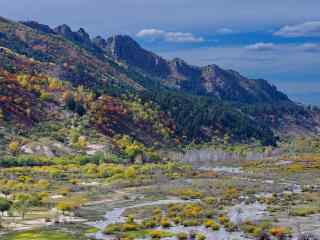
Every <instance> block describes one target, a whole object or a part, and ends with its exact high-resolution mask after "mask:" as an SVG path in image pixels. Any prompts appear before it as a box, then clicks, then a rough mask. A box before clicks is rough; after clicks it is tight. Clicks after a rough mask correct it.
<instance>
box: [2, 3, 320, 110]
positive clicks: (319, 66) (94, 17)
mask: <svg viewBox="0 0 320 240" xmlns="http://www.w3.org/2000/svg"><path fill="white" fill-rule="evenodd" d="M319 9H320V1H319V0H281V1H279V0H269V1H257V0H241V1H239V0H219V1H218V0H198V1H194V0H114V1H112V0H108V1H106V0H54V1H49V0H48V1H47V0H0V15H1V16H4V17H7V18H11V19H14V20H36V21H39V22H41V23H45V24H48V25H50V26H52V27H54V26H57V25H59V24H63V23H67V24H68V25H70V26H71V27H72V28H73V29H74V30H77V29H78V28H79V27H84V28H85V29H86V30H87V31H88V32H89V33H90V34H91V35H92V36H95V35H101V36H103V37H108V36H110V35H112V34H116V33H121V34H129V35H131V36H133V37H134V38H135V39H136V40H137V41H138V42H139V43H141V44H142V45H143V46H144V47H146V48H147V49H150V50H152V51H155V52H156V53H158V54H160V55H162V56H164V57H167V58H173V57H181V58H183V59H185V60H187V61H188V62H190V63H192V64H195V65H207V64H218V65H220V66H222V67H224V68H227V69H228V68H232V69H235V70H237V71H239V72H241V73H242V74H244V75H246V76H248V77H252V78H265V79H267V80H269V81H270V82H272V83H273V84H275V85H276V86H277V87H278V88H279V89H281V90H283V91H285V92H286V93H287V94H288V95H289V96H290V97H291V98H292V99H294V100H296V101H299V102H304V103H311V104H317V105H320V14H319Z"/></svg>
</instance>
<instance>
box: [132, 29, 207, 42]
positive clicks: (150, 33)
mask: <svg viewBox="0 0 320 240" xmlns="http://www.w3.org/2000/svg"><path fill="white" fill-rule="evenodd" d="M136 36H137V37H140V38H149V39H160V40H163V41H166V42H177V43H200V42H203V41H204V38H202V37H196V36H194V35H193V34H192V33H188V32H167V31H164V30H160V29H154V28H151V29H143V30H141V31H139V32H138V33H137V34H136Z"/></svg>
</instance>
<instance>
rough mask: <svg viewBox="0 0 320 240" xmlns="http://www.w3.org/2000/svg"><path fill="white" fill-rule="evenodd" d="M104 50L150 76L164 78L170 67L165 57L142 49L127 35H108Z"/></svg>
mask: <svg viewBox="0 0 320 240" xmlns="http://www.w3.org/2000/svg"><path fill="white" fill-rule="evenodd" d="M106 51H107V53H109V54H110V55H111V56H112V57H113V58H115V59H116V60H117V61H123V62H125V63H127V64H128V65H130V66H134V67H137V68H140V69H141V70H142V71H144V72H146V73H148V74H151V75H152V76H158V77H163V78H165V77H166V76H168V74H169V73H170V67H169V65H168V63H167V61H166V60H165V59H163V58H161V57H159V56H157V55H156V54H154V53H152V52H149V51H147V50H145V49H143V48H142V47H141V46H140V45H139V44H138V43H137V42H135V41H134V40H133V39H132V38H131V37H129V36H122V35H116V36H113V37H110V38H109V39H108V40H107V47H106Z"/></svg>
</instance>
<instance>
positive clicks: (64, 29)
mask: <svg viewBox="0 0 320 240" xmlns="http://www.w3.org/2000/svg"><path fill="white" fill-rule="evenodd" d="M54 32H55V33H57V34H60V35H62V36H64V37H66V38H68V39H69V38H72V37H73V32H72V30H71V28H70V27H69V26H68V25H66V24H63V25H60V26H58V27H56V28H55V29H54Z"/></svg>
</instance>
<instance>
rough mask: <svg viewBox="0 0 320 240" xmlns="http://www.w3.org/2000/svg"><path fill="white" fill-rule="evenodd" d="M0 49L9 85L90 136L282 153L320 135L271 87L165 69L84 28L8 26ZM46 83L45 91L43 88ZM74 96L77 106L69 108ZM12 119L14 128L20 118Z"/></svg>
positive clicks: (132, 45) (178, 65) (216, 71)
mask: <svg viewBox="0 0 320 240" xmlns="http://www.w3.org/2000/svg"><path fill="white" fill-rule="evenodd" d="M0 47H1V51H0V57H1V58H0V73H1V74H0V75H1V76H2V77H3V78H4V79H5V80H8V79H7V78H8V76H10V79H11V80H10V81H13V82H15V84H17V86H19V88H21V89H22V90H23V91H27V92H28V93H30V94H32V95H30V96H33V98H34V100H35V101H38V102H40V103H41V104H42V106H44V107H45V108H49V107H50V108H51V109H54V111H53V112H54V113H55V114H56V115H57V116H60V117H61V119H62V120H61V121H67V116H70V114H72V115H71V116H74V117H75V119H78V118H79V117H80V119H83V118H88V119H89V123H88V124H89V125H88V127H89V129H92V131H96V130H98V131H100V132H101V133H103V134H104V135H106V136H107V137H110V138H111V139H113V138H114V137H115V136H116V135H119V134H120V135H128V136H130V137H131V138H133V139H136V140H137V141H139V142H142V143H144V144H146V145H148V146H150V145H155V146H161V145H162V146H168V145H172V146H174V145H175V144H176V142H179V143H181V144H187V143H190V142H193V141H195V142H208V141H211V140H212V138H214V137H218V138H221V139H223V138H224V136H226V135H227V136H229V137H228V138H230V141H233V142H238V141H240V142H250V141H255V140H258V141H261V142H262V143H263V144H266V145H269V144H271V145H274V144H276V141H277V139H278V136H280V137H281V136H285V135H291V134H295V131H296V130H299V131H297V132H299V133H303V134H316V131H315V127H316V126H318V125H319V122H318V118H317V117H316V116H317V112H315V111H311V110H309V109H307V108H305V107H304V106H298V105H297V104H295V103H294V102H293V101H291V100H290V99H289V98H288V97H287V96H286V95H285V94H283V93H281V92H280V91H278V90H277V89H276V87H275V86H273V85H270V84H269V83H268V82H267V81H266V80H261V79H260V80H259V79H258V80H252V79H248V78H245V77H243V76H242V75H241V74H240V73H238V72H236V71H234V70H224V69H222V68H220V67H219V66H217V65H214V64H212V65H209V66H205V67H197V66H192V65H189V64H188V63H186V62H185V61H184V60H182V59H178V58H175V59H172V60H166V59H164V58H162V57H160V56H158V55H156V54H155V53H152V52H150V51H148V50H145V49H143V48H142V47H141V46H140V45H139V44H138V43H137V42H136V41H134V40H133V39H132V38H131V37H129V36H122V35H115V36H112V37H110V38H108V39H104V38H102V37H99V36H98V37H95V38H91V37H90V36H89V34H87V33H86V31H85V30H84V29H82V28H80V29H79V30H78V31H76V32H74V31H72V29H71V28H70V27H68V26H67V25H61V26H58V27H57V28H54V29H52V28H50V27H48V26H46V25H43V24H39V23H36V22H21V23H18V22H13V21H10V20H1V18H0ZM41 78H43V79H46V80H45V81H44V82H45V83H44V85H39V83H38V82H37V81H40V80H41ZM33 79H36V80H37V81H36V80H33ZM52 79H55V80H52ZM52 82H53V83H54V84H58V85H59V86H60V85H61V86H63V87H60V88H59V91H56V90H55V88H53V89H52V88H51V87H49V86H50V84H53V83H52ZM78 88H80V89H82V90H78ZM79 91H80V93H79ZM70 92H71V95H73V97H74V98H75V99H74V100H72V101H73V102H68V101H69V100H70V99H69V98H67V102H63V101H61V99H62V98H63V99H65V97H63V96H65V95H68V94H69V95H70ZM88 93H90V94H89V95H90V97H88V96H87V95H88ZM83 94H84V96H82V95H83ZM28 96H29V95H28ZM88 98H89V99H90V101H89V102H87V100H86V99H88ZM11 101H13V102H12V103H10V104H12V106H15V104H16V103H15V102H14V99H11ZM69 104H71V105H69ZM0 106H1V104H0ZM104 106H109V107H108V108H105V107H104ZM35 110H37V109H35ZM3 112H4V113H3V114H4V115H5V117H4V118H5V119H6V121H8V122H7V123H6V124H9V122H10V116H13V115H12V114H13V113H12V112H10V111H9V110H8V109H4V110H3ZM43 112H44V113H46V111H43ZM24 114H27V113H24ZM46 114H48V113H46ZM74 114H75V115H74ZM77 115H78V117H77ZM63 116H64V117H63ZM47 118H48V119H49V120H39V121H38V122H34V123H33V124H31V125H32V126H31V127H30V128H29V130H28V129H27V130H26V132H27V133H26V135H28V134H29V133H28V132H30V131H31V130H32V129H33V128H35V127H37V126H38V125H39V124H40V125H43V124H47V123H46V122H47V121H50V117H47ZM51 121H56V120H54V119H51ZM77 121H80V120H79V119H78V120H77ZM126 124H127V126H126ZM30 129H31V130H30ZM67 131H69V130H67ZM144 131H145V132H144ZM64 141H67V138H65V140H64Z"/></svg>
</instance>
